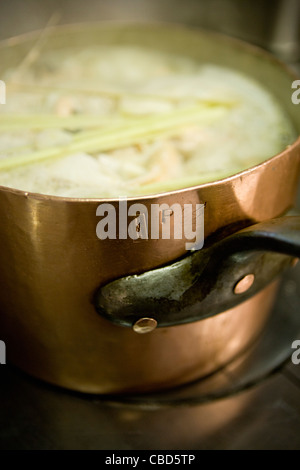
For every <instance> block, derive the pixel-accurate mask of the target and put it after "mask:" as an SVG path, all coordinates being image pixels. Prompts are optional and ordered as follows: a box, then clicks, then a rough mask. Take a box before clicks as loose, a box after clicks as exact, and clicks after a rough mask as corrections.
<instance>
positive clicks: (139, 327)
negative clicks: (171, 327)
mask: <svg viewBox="0 0 300 470" xmlns="http://www.w3.org/2000/svg"><path fill="white" fill-rule="evenodd" d="M156 327H157V321H156V320H155V319H154V318H147V317H145V318H140V319H139V320H138V321H137V322H135V324H134V325H133V327H132V328H133V331H135V332H136V333H139V334H145V333H150V332H151V331H153V330H155V328H156Z"/></svg>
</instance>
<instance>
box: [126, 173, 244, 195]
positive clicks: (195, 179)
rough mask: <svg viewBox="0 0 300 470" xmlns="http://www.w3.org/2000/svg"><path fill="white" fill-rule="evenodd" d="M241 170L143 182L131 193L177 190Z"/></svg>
mask: <svg viewBox="0 0 300 470" xmlns="http://www.w3.org/2000/svg"><path fill="white" fill-rule="evenodd" d="M239 171H241V169H238V168H231V169H226V170H216V171H211V172H207V173H202V174H198V175H193V176H186V177H183V178H173V179H172V180H166V181H159V182H157V183H150V184H143V185H142V186H137V187H136V188H134V189H132V191H131V193H132V194H133V195H134V196H135V195H136V196H137V195H140V196H141V195H147V194H157V193H162V192H167V191H175V190H177V189H184V188H191V187H193V186H198V185H199V184H204V183H211V182H213V181H218V180H221V179H224V178H228V177H229V176H232V175H235V174H236V173H238V172H239Z"/></svg>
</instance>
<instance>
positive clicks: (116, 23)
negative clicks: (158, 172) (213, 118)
mask: <svg viewBox="0 0 300 470" xmlns="http://www.w3.org/2000/svg"><path fill="white" fill-rule="evenodd" d="M121 26H123V27H129V26H131V27H142V28H145V27H146V28H157V27H159V28H162V27H163V28H171V29H172V30H174V29H178V30H181V31H185V32H187V33H188V32H190V33H192V32H194V33H201V34H205V35H207V36H210V37H214V38H218V39H219V40H222V41H225V42H227V44H232V45H234V46H235V47H239V48H241V49H243V50H245V51H246V52H248V53H249V54H251V55H256V56H260V57H263V58H265V60H269V61H271V62H272V63H273V64H274V65H276V66H277V67H279V68H281V70H283V71H284V72H285V73H286V74H287V75H289V76H290V78H291V80H296V79H297V74H296V73H295V72H294V71H293V70H292V69H291V68H290V67H289V66H288V65H287V64H286V63H284V62H283V61H281V60H280V59H278V58H277V57H276V56H274V55H273V54H272V53H270V52H269V51H267V50H265V49H263V48H262V47H259V46H257V45H255V44H252V43H249V42H247V41H245V40H242V39H239V38H236V37H233V36H230V35H227V34H224V33H220V32H217V31H212V30H208V29H205V28H200V27H195V26H192V25H186V24H181V23H176V22H172V23H171V22H164V21H155V22H146V21H145V22H143V21H125V20H105V21H93V22H79V23H71V24H61V25H57V26H49V27H48V28H47V29H48V30H49V31H50V34H51V33H54V32H57V31H59V32H66V33H68V32H70V33H71V32H74V31H78V30H86V29H87V30H88V29H90V28H95V29H99V28H101V29H105V28H106V27H108V28H109V29H111V28H120V27H121ZM42 31H43V29H37V30H34V31H29V32H26V33H23V34H20V35H17V36H13V37H11V38H8V39H3V40H1V41H0V52H1V49H2V48H7V47H11V46H15V45H18V44H21V43H23V42H25V41H28V40H30V39H35V38H36V37H37V36H39V34H41V32H42ZM296 149H299V151H300V135H299V136H298V137H297V138H296V140H295V141H294V142H293V143H292V144H290V145H288V146H287V147H286V148H285V149H284V150H283V151H281V152H280V153H278V154H276V155H273V156H271V157H269V158H267V159H266V160H264V161H262V162H261V163H258V164H256V165H253V166H251V167H249V168H246V169H245V170H242V171H240V172H238V173H234V174H233V175H229V176H226V177H223V178H220V179H217V180H213V181H209V182H207V183H201V184H196V185H193V186H188V187H185V188H180V189H173V190H169V191H162V192H158V193H149V194H145V195H134V196H128V197H126V199H127V200H128V201H130V202H133V201H149V200H152V199H154V198H155V199H156V198H162V197H169V196H174V195H180V194H188V193H191V192H194V191H199V190H203V189H207V188H212V187H214V186H220V185H223V184H228V183H229V184H230V183H232V182H234V181H236V180H238V179H239V178H242V177H244V176H246V175H248V174H250V173H252V174H254V173H256V172H260V171H262V170H263V169H264V167H267V166H269V165H272V164H273V163H276V162H277V161H278V160H281V159H284V158H288V157H289V154H290V153H291V152H292V151H294V150H296ZM0 191H4V192H7V193H10V194H14V195H16V196H23V197H26V198H28V197H30V198H34V199H39V200H43V201H45V202H50V201H53V202H62V203H70V204H74V203H103V202H111V203H116V202H118V201H119V200H120V198H119V197H105V198H104V197H96V198H90V197H89V198H82V197H69V196H55V195H50V194H43V193H37V192H31V191H26V190H21V189H17V188H11V187H9V186H2V185H0Z"/></svg>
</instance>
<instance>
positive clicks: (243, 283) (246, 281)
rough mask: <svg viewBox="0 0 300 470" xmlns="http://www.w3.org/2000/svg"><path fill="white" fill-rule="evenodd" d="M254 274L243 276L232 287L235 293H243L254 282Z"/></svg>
mask: <svg viewBox="0 0 300 470" xmlns="http://www.w3.org/2000/svg"><path fill="white" fill-rule="evenodd" d="M254 279H255V276H254V274H247V276H245V277H243V278H242V279H241V280H240V281H239V282H238V283H237V284H236V285H235V287H234V290H233V291H234V293H235V294H243V293H244V292H246V291H247V290H248V289H250V287H251V286H252V284H253V282H254Z"/></svg>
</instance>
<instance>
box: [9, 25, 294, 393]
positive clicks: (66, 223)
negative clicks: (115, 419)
mask: <svg viewBox="0 0 300 470" xmlns="http://www.w3.org/2000/svg"><path fill="white" fill-rule="evenodd" d="M36 37H37V36H36V34H30V35H26V36H23V37H22V38H15V39H10V40H9V41H5V42H3V43H2V45H1V47H0V57H1V60H0V64H1V65H0V73H1V70H2V71H3V70H5V69H6V68H7V67H14V66H16V65H17V64H18V63H19V62H20V60H21V59H22V58H23V57H24V56H25V54H26V53H27V51H28V50H29V49H30V47H31V46H32V44H34V42H35V40H36ZM120 42H121V43H123V44H132V43H133V44H134V43H138V44H140V45H145V46H151V47H152V48H158V49H160V50H163V51H169V52H176V53H179V54H186V55H188V56H191V57H194V58H199V59H201V60H203V61H209V62H215V63H217V64H220V65H226V66H229V67H233V68H236V69H238V70H240V71H242V72H244V73H247V74H248V75H249V76H251V77H253V78H255V79H256V80H258V81H260V82H261V83H262V84H264V85H266V86H267V87H268V88H269V90H270V91H271V92H273V93H274V95H275V96H277V98H278V100H279V101H280V103H281V104H282V107H283V108H284V109H285V110H286V112H287V114H288V115H289V116H290V117H291V118H292V120H293V121H294V124H295V127H296V128H297V129H298V130H299V129H300V113H299V108H298V109H297V106H295V105H293V103H292V101H291V94H292V90H291V84H292V80H293V79H292V77H291V75H290V74H289V73H288V71H287V70H286V69H285V68H284V66H282V64H280V63H279V62H278V61H277V60H275V59H274V58H272V57H270V56H269V55H268V54H266V53H264V52H262V51H260V50H258V49H257V48H254V47H252V46H248V45H245V44H243V43H241V42H239V41H236V40H232V39H229V38H224V37H223V36H219V35H215V34H211V33H207V32H201V31H197V30H190V29H186V28H184V27H173V26H172V27H171V26H167V25H155V26H152V25H122V24H119V25H111V24H106V25H105V24H104V25H97V24H92V25H82V26H76V27H74V26H71V27H62V28H56V29H55V30H54V31H53V32H52V33H50V34H49V36H48V40H47V42H46V44H45V46H44V47H45V49H54V48H60V47H64V46H73V45H79V44H80V45H90V44H97V43H99V44H100V43H101V44H106V43H107V44H114V43H120ZM7 99H9V96H8V97H7ZM245 125H247V123H245ZM299 172H300V139H298V140H297V141H296V142H295V143H294V144H293V145H291V146H290V147H289V148H287V149H285V150H284V151H283V152H282V153H281V154H279V155H276V156H274V157H273V158H271V159H269V160H268V161H265V162H264V163H262V164H260V165H258V166H256V167H253V168H250V169H248V170H246V171H244V172H242V173H239V174H237V175H235V176H232V177H230V178H226V179H224V180H220V181H215V182H213V183H208V184H203V185H199V186H197V187H193V188H189V189H184V190H179V191H173V192H169V193H165V194H160V195H153V196H145V197H142V198H138V199H135V200H133V202H142V203H143V204H145V205H146V206H147V207H150V204H152V203H156V204H161V203H167V204H169V205H172V204H173V203H180V204H187V203H193V204H194V203H205V204H206V205H205V238H207V237H208V236H209V235H211V234H216V233H219V234H222V233H223V231H225V232H226V233H230V232H233V231H235V230H236V229H237V228H238V227H240V226H241V227H243V226H245V225H247V224H248V225H250V224H251V223H254V222H258V221H263V220H267V219H271V218H274V217H277V216H279V215H281V214H284V213H285V212H286V211H287V210H288V209H289V208H291V207H292V206H293V204H294V201H295V196H296V191H297V185H298V177H299ZM102 202H104V201H103V200H102V199H71V198H61V197H51V196H45V195H40V194H31V193H25V192H23V191H19V190H14V189H9V188H5V187H1V188H0V219H1V228H0V260H1V287H0V309H1V315H0V332H1V339H2V340H4V341H5V343H6V348H7V356H8V359H9V360H10V361H11V362H12V363H14V364H16V365H17V366H18V367H20V368H21V369H23V370H25V371H26V372H28V373H29V374H31V375H33V376H35V377H39V378H41V379H43V380H46V381H48V382H50V383H52V384H56V385H60V386H63V387H66V388H69V389H73V390H78V391H82V392H88V393H103V394H108V393H128V392H143V391H149V390H158V389H163V388H167V387H173V386H176V385H179V384H183V383H185V382H188V381H190V380H195V379H197V378H200V377H203V376H205V375H206V374H210V373H212V372H214V371H216V370H217V369H219V368H220V367H222V366H223V365H224V364H226V363H228V361H230V360H232V359H233V358H234V357H236V356H237V355H238V354H239V353H240V352H241V351H243V350H244V349H245V348H246V347H247V346H248V345H250V344H252V343H253V341H254V340H255V339H256V338H257V336H258V335H259V334H260V332H261V330H262V328H263V325H264V324H265V322H266V320H267V318H268V315H269V312H270V308H271V305H272V299H273V297H274V295H275V285H274V284H270V285H269V286H268V287H267V288H266V289H264V290H263V291H261V292H260V293H259V294H257V295H255V296H254V297H253V298H251V299H250V300H248V301H246V302H244V303H243V304H241V305H240V306H238V307H235V308H234V309H232V310H229V311H227V312H224V313H222V314H220V315H217V316H215V317H212V318H209V319H206V320H203V321H199V322H196V323H193V324H187V325H181V326H176V327H170V328H159V329H156V330H155V331H153V332H152V333H149V334H146V335H138V334H136V333H135V332H134V331H131V330H130V329H126V328H123V327H119V326H115V325H113V324H111V323H110V322H109V321H107V320H105V319H103V318H101V317H100V316H99V315H98V314H97V313H96V311H95V308H94V306H93V301H92V299H93V295H94V292H95V290H96V289H97V288H98V287H99V286H101V285H103V284H105V283H106V282H108V281H111V280H113V279H117V278H119V277H122V276H125V275H128V274H134V273H141V272H144V271H146V270H149V269H153V268H156V267H158V266H162V265H164V264H167V263H169V262H172V261H174V260H176V259H177V258H178V257H180V256H182V255H184V254H185V253H186V250H185V242H186V240H184V239H183V240H174V239H171V240H161V239H159V240H151V239H149V240H143V239H139V240H137V241H133V240H131V239H130V238H128V239H127V240H104V241H101V240H99V239H98V238H97V237H96V223H97V218H96V209H97V207H98V205H99V204H100V203H102ZM110 202H111V203H113V204H115V205H116V208H117V201H110ZM142 316H143V312H141V317H142Z"/></svg>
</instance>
